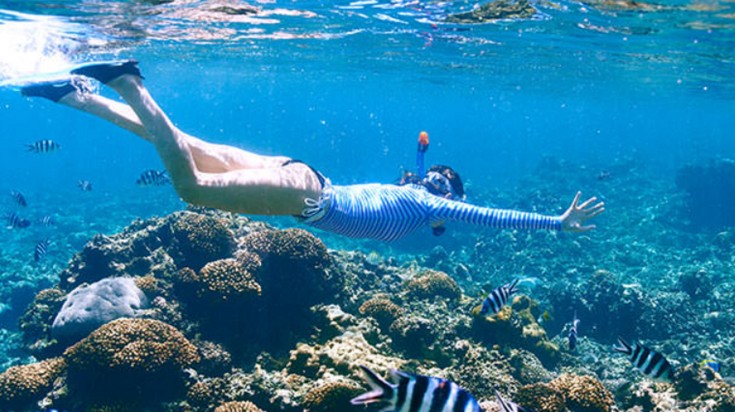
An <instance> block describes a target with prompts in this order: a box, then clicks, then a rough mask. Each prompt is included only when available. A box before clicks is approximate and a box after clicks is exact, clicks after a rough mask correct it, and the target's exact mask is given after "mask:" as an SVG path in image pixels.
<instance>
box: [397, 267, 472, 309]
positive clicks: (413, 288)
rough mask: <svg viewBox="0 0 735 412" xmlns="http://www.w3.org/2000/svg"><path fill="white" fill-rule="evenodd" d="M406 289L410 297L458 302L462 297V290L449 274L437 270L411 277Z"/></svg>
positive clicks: (405, 286)
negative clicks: (438, 298) (436, 298)
mask: <svg viewBox="0 0 735 412" xmlns="http://www.w3.org/2000/svg"><path fill="white" fill-rule="evenodd" d="M404 290H405V291H406V294H407V295H408V297H410V298H414V299H430V300H433V299H434V298H435V297H440V298H443V299H448V300H449V301H452V302H458V301H459V299H460V297H462V290H461V289H460V288H459V285H457V282H455V281H454V279H452V278H451V277H449V275H447V274H446V273H444V272H439V271H436V270H427V271H424V272H422V273H420V274H419V275H417V276H414V277H412V278H411V279H409V280H408V281H407V282H406V284H405V285H404Z"/></svg>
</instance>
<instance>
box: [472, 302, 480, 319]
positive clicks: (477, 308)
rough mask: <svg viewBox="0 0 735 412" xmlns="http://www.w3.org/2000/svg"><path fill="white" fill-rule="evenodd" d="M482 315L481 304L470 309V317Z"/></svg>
mask: <svg viewBox="0 0 735 412" xmlns="http://www.w3.org/2000/svg"><path fill="white" fill-rule="evenodd" d="M481 315H482V304H479V305H477V306H475V307H474V308H472V316H474V317H480V316H481Z"/></svg>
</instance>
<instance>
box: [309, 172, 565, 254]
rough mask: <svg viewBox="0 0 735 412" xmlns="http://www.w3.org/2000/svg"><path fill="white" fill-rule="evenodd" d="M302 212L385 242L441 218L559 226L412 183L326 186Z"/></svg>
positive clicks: (316, 222) (332, 227)
mask: <svg viewBox="0 0 735 412" xmlns="http://www.w3.org/2000/svg"><path fill="white" fill-rule="evenodd" d="M304 216H305V218H306V219H305V220H304V222H305V223H306V224H308V225H311V226H313V227H316V228H319V229H323V230H327V231H330V232H334V233H339V234H341V235H345V236H348V237H354V238H370V239H377V240H385V241H391V240H396V239H400V238H402V237H405V236H407V235H409V234H411V233H413V232H415V231H416V230H417V229H419V228H420V227H422V226H427V225H429V224H431V223H436V222H442V221H458V222H465V223H470V224H473V225H479V226H489V227H496V228H513V229H549V230H561V220H560V219H559V218H558V217H554V216H544V215H540V214H538V213H527V212H517V211H515V210H504V209H491V208H487V207H479V206H474V205H470V204H467V203H462V202H457V201H454V200H448V199H444V198H441V197H438V196H434V195H432V194H430V193H429V192H427V191H426V190H425V189H423V188H419V187H416V186H412V185H407V186H396V185H384V184H364V185H350V186H331V185H327V186H326V187H325V188H324V192H323V193H322V196H321V199H320V200H319V202H316V203H315V204H313V205H311V208H307V209H306V210H305V211H304Z"/></svg>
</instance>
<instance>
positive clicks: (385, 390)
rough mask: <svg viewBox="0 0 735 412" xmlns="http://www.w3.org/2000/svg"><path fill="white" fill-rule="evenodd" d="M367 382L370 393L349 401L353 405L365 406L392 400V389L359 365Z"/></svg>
mask: <svg viewBox="0 0 735 412" xmlns="http://www.w3.org/2000/svg"><path fill="white" fill-rule="evenodd" d="M360 369H362V371H363V373H365V377H366V378H367V382H368V384H369V385H370V387H371V388H372V390H371V391H370V392H366V393H363V394H362V395H360V396H358V397H356V398H353V399H352V400H350V403H351V404H353V405H367V404H370V403H373V402H382V401H390V400H391V399H392V398H393V391H394V387H393V385H391V384H390V383H388V382H386V380H385V379H383V378H381V377H380V376H378V374H376V373H375V372H373V371H372V370H370V368H368V367H367V366H362V365H360Z"/></svg>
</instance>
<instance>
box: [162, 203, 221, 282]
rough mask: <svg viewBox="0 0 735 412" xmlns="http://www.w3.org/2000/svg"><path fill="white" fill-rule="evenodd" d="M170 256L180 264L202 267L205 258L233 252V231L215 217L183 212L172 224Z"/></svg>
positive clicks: (212, 258)
mask: <svg viewBox="0 0 735 412" xmlns="http://www.w3.org/2000/svg"><path fill="white" fill-rule="evenodd" d="M171 234H172V238H173V242H172V243H173V245H172V248H171V251H170V254H171V257H172V258H173V259H174V261H175V262H176V265H177V266H179V267H190V268H192V269H194V270H199V269H201V268H202V267H203V266H204V265H205V264H207V262H211V261H213V260H217V259H223V258H226V257H229V256H231V255H232V252H233V249H234V245H235V241H234V237H233V235H232V232H231V231H230V230H229V229H228V228H227V227H226V226H225V225H224V224H222V222H220V221H219V220H218V219H217V218H214V217H211V216H207V215H200V214H196V213H183V214H181V215H180V217H179V218H178V219H176V220H175V221H174V222H173V223H172V224H171Z"/></svg>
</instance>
